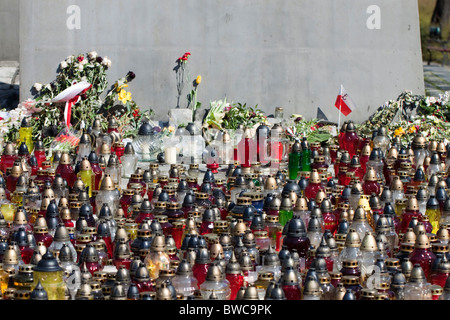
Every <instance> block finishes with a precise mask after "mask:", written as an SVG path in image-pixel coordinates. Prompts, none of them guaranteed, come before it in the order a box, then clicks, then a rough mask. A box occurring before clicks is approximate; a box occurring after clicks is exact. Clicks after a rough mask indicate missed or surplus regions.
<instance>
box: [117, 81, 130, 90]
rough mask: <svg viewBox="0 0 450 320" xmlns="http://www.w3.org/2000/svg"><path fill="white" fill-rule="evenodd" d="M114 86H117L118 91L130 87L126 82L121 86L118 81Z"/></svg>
mask: <svg viewBox="0 0 450 320" xmlns="http://www.w3.org/2000/svg"><path fill="white" fill-rule="evenodd" d="M114 87H115V88H116V91H117V92H120V90H122V89H123V88H128V85H127V84H126V83H124V84H123V85H121V86H119V84H118V83H117V82H116V83H115V84H114Z"/></svg>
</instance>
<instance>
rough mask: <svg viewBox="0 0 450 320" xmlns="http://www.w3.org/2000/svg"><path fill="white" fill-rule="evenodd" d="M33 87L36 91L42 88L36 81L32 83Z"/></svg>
mask: <svg viewBox="0 0 450 320" xmlns="http://www.w3.org/2000/svg"><path fill="white" fill-rule="evenodd" d="M33 88H35V89H36V91H41V90H42V83H38V82H36V83H35V84H34V85H33Z"/></svg>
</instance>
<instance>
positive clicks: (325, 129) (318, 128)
mask: <svg viewBox="0 0 450 320" xmlns="http://www.w3.org/2000/svg"><path fill="white" fill-rule="evenodd" d="M286 136H287V137H288V139H289V140H291V141H294V140H296V139H298V140H301V139H302V138H303V137H306V139H307V140H308V142H310V143H311V142H325V141H329V140H330V139H332V138H333V136H334V134H333V126H332V125H329V124H327V125H324V124H322V123H320V121H319V120H318V119H311V120H305V119H303V117H301V116H298V115H292V116H291V118H290V119H289V120H288V121H287V124H286Z"/></svg>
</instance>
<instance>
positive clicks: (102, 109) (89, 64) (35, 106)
mask: <svg viewBox="0 0 450 320" xmlns="http://www.w3.org/2000/svg"><path fill="white" fill-rule="evenodd" d="M110 67H111V60H110V59H108V57H106V56H105V57H101V56H99V55H98V54H97V52H95V51H91V52H89V53H87V54H79V55H76V56H75V55H71V56H69V57H67V58H66V59H65V60H63V61H61V63H60V64H59V67H58V73H57V75H56V79H55V80H54V81H52V82H50V83H48V84H45V85H44V84H41V83H35V84H34V86H33V91H34V94H35V96H34V98H33V99H30V100H28V101H27V104H28V105H32V110H31V108H30V110H31V111H32V112H31V114H32V118H31V124H32V126H33V139H41V140H42V141H43V142H44V145H45V146H46V147H48V146H50V144H51V143H52V141H53V140H54V139H55V137H56V136H57V135H58V133H59V132H61V130H62V129H63V128H64V127H65V121H64V120H65V119H64V110H65V105H64V103H57V102H54V101H53V99H54V98H55V97H57V96H58V95H59V94H60V93H61V92H63V91H64V90H66V89H67V88H69V87H71V86H73V85H74V84H76V83H80V82H87V83H89V84H90V87H89V88H88V89H86V90H83V91H82V92H81V93H80V94H79V98H78V100H76V101H75V103H74V104H73V106H72V109H71V117H70V125H71V128H73V130H74V131H77V130H80V129H83V128H85V127H86V126H88V125H90V124H91V123H92V122H93V121H94V119H95V118H96V117H97V116H99V115H100V116H101V117H102V118H103V120H104V121H102V122H103V124H104V126H105V127H106V123H107V119H108V118H109V117H115V118H116V120H117V122H118V123H119V124H120V125H121V127H120V129H122V130H123V132H124V133H126V135H128V136H130V135H133V134H135V132H137V125H138V123H139V121H140V119H141V118H142V117H144V116H147V117H149V116H150V115H151V114H152V112H153V111H152V110H149V111H142V110H140V108H139V106H138V105H137V104H136V103H135V102H134V101H133V99H132V97H131V93H130V92H129V91H126V89H125V88H127V87H128V83H129V82H130V81H131V80H133V79H134V78H135V74H134V73H133V72H131V71H130V72H129V73H128V74H127V75H126V76H125V77H123V78H121V79H119V80H118V81H117V82H116V83H115V84H114V86H113V88H111V89H110V90H109V91H108V92H107V94H106V98H105V99H104V100H102V98H101V95H102V94H103V93H104V92H105V91H106V89H107V87H108V81H107V74H106V73H107V70H108V69H109V68H110Z"/></svg>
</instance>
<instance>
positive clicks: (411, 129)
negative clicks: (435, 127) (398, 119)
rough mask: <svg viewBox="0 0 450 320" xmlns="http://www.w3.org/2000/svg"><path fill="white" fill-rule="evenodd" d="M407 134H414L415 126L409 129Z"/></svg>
mask: <svg viewBox="0 0 450 320" xmlns="http://www.w3.org/2000/svg"><path fill="white" fill-rule="evenodd" d="M408 132H409V133H414V132H416V127H415V126H411V127H409V130H408Z"/></svg>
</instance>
